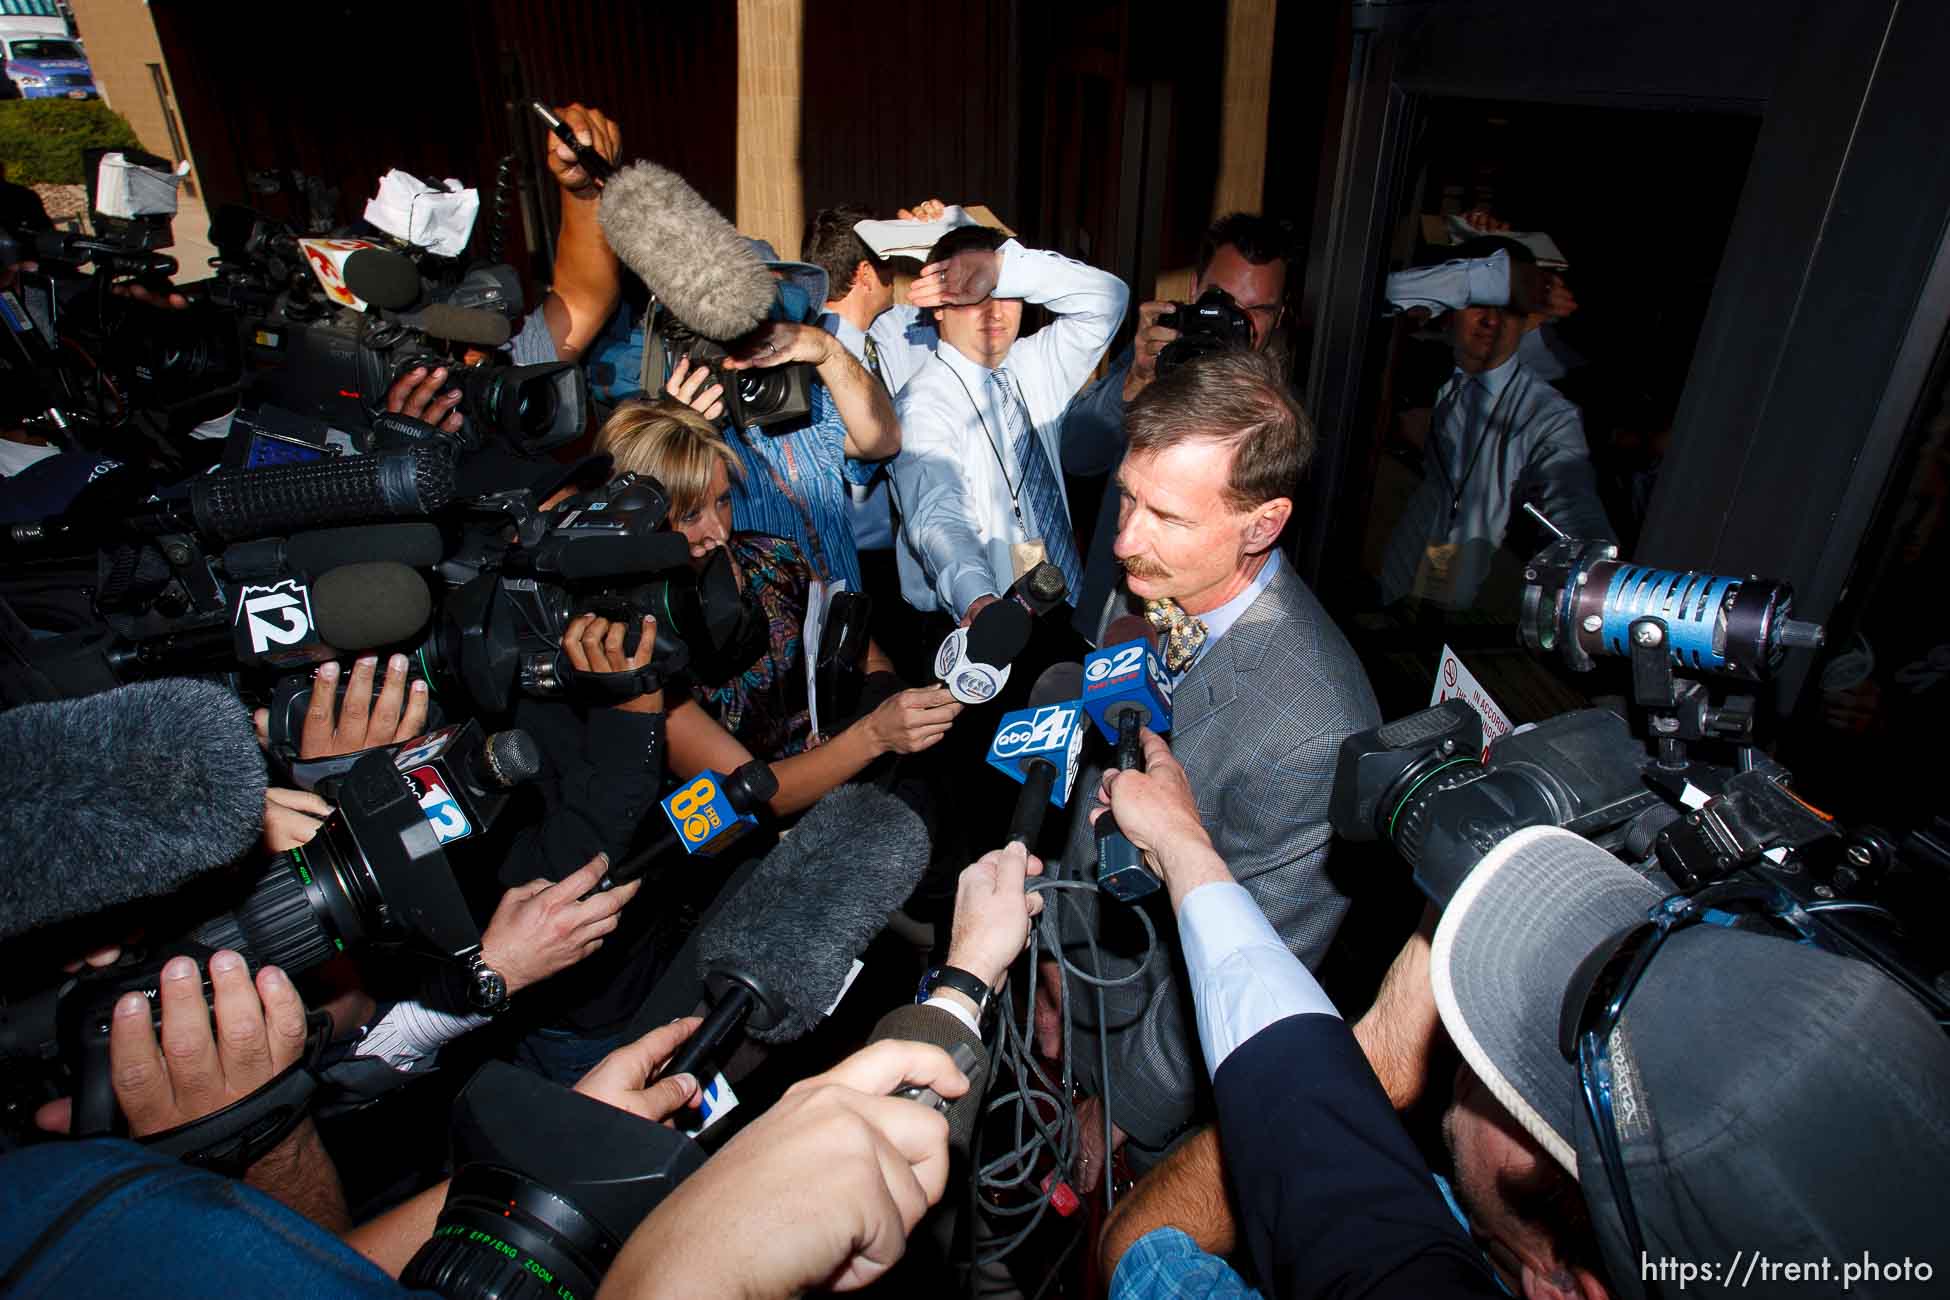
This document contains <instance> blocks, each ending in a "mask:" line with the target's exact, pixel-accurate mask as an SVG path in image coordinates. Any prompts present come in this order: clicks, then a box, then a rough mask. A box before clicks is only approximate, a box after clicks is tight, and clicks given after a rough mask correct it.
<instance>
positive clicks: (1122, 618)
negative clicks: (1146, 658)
mask: <svg viewBox="0 0 1950 1300" xmlns="http://www.w3.org/2000/svg"><path fill="white" fill-rule="evenodd" d="M1126 641H1142V642H1144V643H1145V644H1146V645H1148V646H1150V647H1151V653H1152V654H1156V653H1158V629H1157V628H1155V627H1152V626H1151V620H1150V619H1148V618H1146V617H1145V616H1144V615H1142V614H1119V615H1118V616H1117V617H1116V618H1114V619H1112V620H1111V621H1110V625H1109V626H1108V627H1106V628H1105V629H1104V639H1103V641H1102V644H1103V645H1107V646H1113V645H1123V644H1124V643H1125V642H1126Z"/></svg>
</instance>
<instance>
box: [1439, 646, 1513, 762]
mask: <svg viewBox="0 0 1950 1300" xmlns="http://www.w3.org/2000/svg"><path fill="white" fill-rule="evenodd" d="M1444 700H1461V701H1463V702H1464V703H1466V704H1468V705H1469V707H1470V708H1472V709H1474V710H1476V713H1477V716H1478V717H1480V718H1482V719H1483V748H1484V749H1488V748H1489V747H1490V745H1492V744H1493V743H1495V741H1496V740H1497V738H1498V737H1500V736H1507V735H1509V734H1510V728H1511V723H1510V715H1509V714H1507V713H1505V712H1504V711H1503V709H1502V707H1501V706H1500V705H1498V704H1497V702H1496V701H1495V700H1493V699H1491V698H1490V693H1489V692H1488V691H1486V690H1484V689H1483V683H1481V682H1479V681H1477V680H1476V674H1474V673H1472V672H1470V671H1469V669H1467V668H1465V667H1463V661H1462V659H1461V658H1460V657H1458V656H1457V654H1456V652H1455V651H1454V650H1452V649H1450V648H1449V647H1448V646H1446V645H1445V646H1443V647H1442V662H1441V663H1439V664H1437V665H1436V668H1435V693H1434V694H1433V695H1431V696H1430V697H1429V703H1430V704H1431V705H1435V704H1440V703H1442V702H1443V701H1444Z"/></svg>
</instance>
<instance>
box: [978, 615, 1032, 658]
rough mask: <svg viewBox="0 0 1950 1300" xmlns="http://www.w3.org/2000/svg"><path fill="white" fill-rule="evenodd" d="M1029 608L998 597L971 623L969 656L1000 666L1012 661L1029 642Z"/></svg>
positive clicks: (1030, 625) (1030, 624)
mask: <svg viewBox="0 0 1950 1300" xmlns="http://www.w3.org/2000/svg"><path fill="white" fill-rule="evenodd" d="M1032 626H1033V625H1032V623H1031V621H1030V616H1029V611H1028V610H1026V609H1024V608H1023V607H1022V606H1021V605H1018V604H1017V603H1016V602H1015V601H1013V600H998V601H996V602H995V603H994V604H992V605H990V606H988V607H987V608H985V609H984V610H983V611H982V612H981V613H979V614H977V615H976V616H975V621H974V622H973V623H970V624H969V625H968V657H969V658H970V659H972V660H973V661H975V662H976V663H978V664H992V665H994V666H995V667H997V668H1001V667H1004V666H1006V665H1008V664H1012V663H1014V662H1015V660H1016V656H1017V655H1019V654H1021V653H1022V651H1023V647H1024V646H1027V645H1028V644H1029V633H1030V629H1031V627H1032Z"/></svg>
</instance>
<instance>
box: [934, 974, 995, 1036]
mask: <svg viewBox="0 0 1950 1300" xmlns="http://www.w3.org/2000/svg"><path fill="white" fill-rule="evenodd" d="M936 989H953V990H954V991H955V992H957V993H959V994H961V995H962V996H963V997H965V998H967V999H968V1000H969V1001H970V1002H973V1003H974V1004H975V1019H976V1020H977V1021H980V1022H984V1023H986V1022H987V1020H988V1014H989V1004H990V1003H991V1002H992V1001H993V1000H994V998H995V990H994V989H992V988H990V987H989V982H988V981H987V980H985V979H983V978H982V977H981V976H980V975H976V974H974V973H973V972H971V971H965V970H963V969H962V968H961V967H959V966H930V967H929V968H928V973H927V974H925V975H923V976H922V977H921V987H920V989H919V990H918V991H917V992H916V993H915V994H914V1001H915V1002H916V1003H917V1004H919V1003H922V1002H926V1001H927V1000H928V999H929V998H931V997H933V996H934V991H935V990H936Z"/></svg>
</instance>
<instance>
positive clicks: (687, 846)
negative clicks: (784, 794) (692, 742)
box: [618, 758, 779, 883]
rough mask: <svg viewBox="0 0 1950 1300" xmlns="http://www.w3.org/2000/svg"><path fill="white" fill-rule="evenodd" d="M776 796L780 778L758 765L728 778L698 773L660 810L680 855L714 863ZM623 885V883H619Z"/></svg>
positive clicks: (673, 793) (753, 824)
mask: <svg viewBox="0 0 1950 1300" xmlns="http://www.w3.org/2000/svg"><path fill="white" fill-rule="evenodd" d="M778 792H779V778H778V777H777V776H775V775H773V773H772V769H771V768H769V767H767V766H766V765H765V764H764V763H763V762H761V761H760V760H758V759H756V758H755V759H753V760H752V761H751V762H749V763H746V764H745V765H744V766H742V767H740V768H739V769H738V770H737V771H736V772H733V773H732V774H731V775H730V776H725V775H724V774H723V773H721V772H712V771H708V770H707V771H703V772H699V773H698V774H697V776H696V777H694V778H693V779H692V780H691V781H690V782H689V783H688V784H686V785H683V786H680V787H678V788H677V789H676V790H674V791H672V792H671V793H670V794H669V795H667V796H666V797H665V798H664V799H663V800H662V801H661V802H660V804H659V806H660V807H662V808H663V810H664V816H665V817H667V818H669V819H670V828H671V829H672V830H673V831H675V832H677V842H678V843H680V844H682V845H683V846H684V852H686V853H690V854H694V855H701V856H703V857H707V858H715V857H717V856H718V854H720V853H723V852H724V851H725V850H726V849H728V848H730V847H731V845H733V844H734V843H736V842H737V841H738V840H739V838H740V837H742V836H743V835H744V834H745V832H746V831H749V830H751V829H752V828H753V827H755V826H757V825H758V818H757V817H755V816H753V810H754V809H756V808H758V807H760V806H761V805H763V804H765V803H768V802H770V800H771V798H772V796H773V795H775V794H777V793H778ZM618 883H622V882H620V881H619V882H618Z"/></svg>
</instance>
